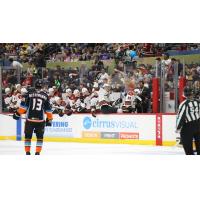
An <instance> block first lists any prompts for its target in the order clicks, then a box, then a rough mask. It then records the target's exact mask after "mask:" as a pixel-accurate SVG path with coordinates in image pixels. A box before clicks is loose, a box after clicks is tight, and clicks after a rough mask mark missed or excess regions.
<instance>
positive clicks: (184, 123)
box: [176, 87, 200, 155]
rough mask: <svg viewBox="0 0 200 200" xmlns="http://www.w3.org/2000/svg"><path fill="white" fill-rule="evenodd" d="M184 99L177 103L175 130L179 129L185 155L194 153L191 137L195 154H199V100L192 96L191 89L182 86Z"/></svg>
mask: <svg viewBox="0 0 200 200" xmlns="http://www.w3.org/2000/svg"><path fill="white" fill-rule="evenodd" d="M184 96H185V97H186V100H185V101H183V102H182V103H181V104H180V105H179V110H178V115H177V124H176V129H177V131H179V130H180V136H181V142H182V144H183V148H184V151H185V154H186V155H194V151H193V145H192V144H193V139H194V141H195V146H196V151H197V155H200V102H199V100H197V99H194V98H193V92H192V89H191V88H189V87H185V88H184Z"/></svg>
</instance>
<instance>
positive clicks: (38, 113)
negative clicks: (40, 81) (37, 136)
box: [25, 90, 51, 122]
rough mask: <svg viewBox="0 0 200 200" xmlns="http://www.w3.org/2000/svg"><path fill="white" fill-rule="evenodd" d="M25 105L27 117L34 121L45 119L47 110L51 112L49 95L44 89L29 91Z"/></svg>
mask: <svg viewBox="0 0 200 200" xmlns="http://www.w3.org/2000/svg"><path fill="white" fill-rule="evenodd" d="M25 107H26V109H27V112H26V118H27V120H29V121H33V122H43V121H45V112H51V106H50V103H49V99H48V95H47V94H46V93H45V92H44V91H42V90H34V91H31V92H29V93H28V95H27V97H26V102H25Z"/></svg>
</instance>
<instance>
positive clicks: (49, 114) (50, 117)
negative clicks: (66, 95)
mask: <svg viewBox="0 0 200 200" xmlns="http://www.w3.org/2000/svg"><path fill="white" fill-rule="evenodd" d="M45 114H46V115H47V118H48V120H52V119H53V114H52V113H51V112H46V113H45Z"/></svg>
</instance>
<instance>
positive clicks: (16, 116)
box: [13, 112, 20, 120]
mask: <svg viewBox="0 0 200 200" xmlns="http://www.w3.org/2000/svg"><path fill="white" fill-rule="evenodd" d="M19 118H20V114H19V113H18V112H15V113H14V114H13V119H15V120H19Z"/></svg>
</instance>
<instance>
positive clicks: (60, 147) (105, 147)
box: [0, 140, 184, 155]
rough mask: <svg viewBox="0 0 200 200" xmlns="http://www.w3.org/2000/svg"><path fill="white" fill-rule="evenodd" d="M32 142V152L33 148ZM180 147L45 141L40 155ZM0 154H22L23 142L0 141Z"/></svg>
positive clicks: (173, 151)
mask: <svg viewBox="0 0 200 200" xmlns="http://www.w3.org/2000/svg"><path fill="white" fill-rule="evenodd" d="M35 144H36V143H35V142H32V153H34V150H35ZM182 154H184V152H183V149H182V148H180V147H175V146H173V147H164V146H149V145H126V144H88V143H67V142H65V143H64V142H63V143H62V142H45V143H44V145H43V150H42V153H41V155H182ZM0 155H24V142H22V141H10V140H3V141H0Z"/></svg>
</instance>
